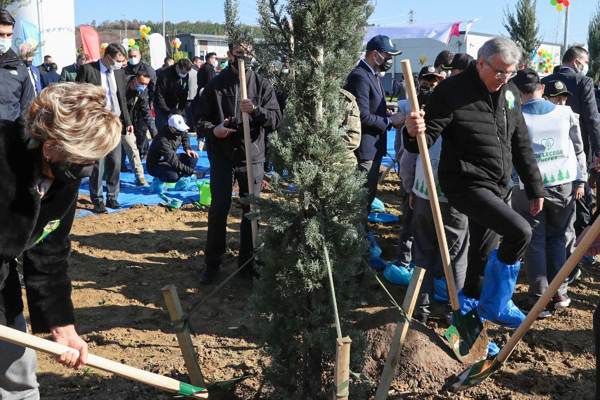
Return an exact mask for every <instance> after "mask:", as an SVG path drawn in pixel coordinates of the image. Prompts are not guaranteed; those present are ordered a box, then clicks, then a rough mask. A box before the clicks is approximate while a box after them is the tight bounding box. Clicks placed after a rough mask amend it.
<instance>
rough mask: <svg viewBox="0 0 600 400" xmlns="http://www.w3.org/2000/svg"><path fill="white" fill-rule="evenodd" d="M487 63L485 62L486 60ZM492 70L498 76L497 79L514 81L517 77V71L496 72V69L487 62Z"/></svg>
mask: <svg viewBox="0 0 600 400" xmlns="http://www.w3.org/2000/svg"><path fill="white" fill-rule="evenodd" d="M484 61H485V60H484ZM485 63H486V64H487V65H488V66H489V67H490V69H491V70H492V71H493V72H494V73H495V74H496V79H506V78H508V79H512V78H514V77H515V76H517V71H516V70H515V71H512V72H505V71H496V69H494V67H492V64H490V63H489V62H487V61H486V62H485Z"/></svg>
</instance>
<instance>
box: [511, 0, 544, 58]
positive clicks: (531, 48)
mask: <svg viewBox="0 0 600 400" xmlns="http://www.w3.org/2000/svg"><path fill="white" fill-rule="evenodd" d="M536 7H537V0H519V1H518V2H517V5H516V6H515V13H514V14H513V13H511V12H510V9H509V8H508V7H507V8H506V10H504V21H503V22H502V25H504V29H506V31H507V32H508V36H509V37H510V38H511V39H512V40H513V41H514V42H515V43H517V44H519V45H520V46H521V51H522V61H523V62H524V63H525V65H526V66H529V64H530V62H531V60H532V59H533V57H534V55H535V54H536V52H537V50H538V48H539V47H540V44H541V43H542V41H541V40H540V38H539V37H538V34H539V31H540V26H539V24H538V22H537V17H536V11H535V9H536Z"/></svg>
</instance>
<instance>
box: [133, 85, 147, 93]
mask: <svg viewBox="0 0 600 400" xmlns="http://www.w3.org/2000/svg"><path fill="white" fill-rule="evenodd" d="M135 90H137V91H138V92H140V93H144V92H145V91H146V86H144V85H137V86H136V87H135Z"/></svg>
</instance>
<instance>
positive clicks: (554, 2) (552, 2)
mask: <svg viewBox="0 0 600 400" xmlns="http://www.w3.org/2000/svg"><path fill="white" fill-rule="evenodd" d="M550 4H552V5H553V6H555V5H557V4H558V1H556V0H550Z"/></svg>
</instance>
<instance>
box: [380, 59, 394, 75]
mask: <svg viewBox="0 0 600 400" xmlns="http://www.w3.org/2000/svg"><path fill="white" fill-rule="evenodd" d="M393 63H394V60H393V59H392V58H386V59H385V62H384V63H383V64H381V65H380V66H379V70H380V71H381V72H386V71H389V70H390V68H392V64H393Z"/></svg>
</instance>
